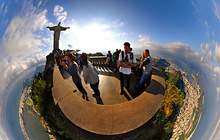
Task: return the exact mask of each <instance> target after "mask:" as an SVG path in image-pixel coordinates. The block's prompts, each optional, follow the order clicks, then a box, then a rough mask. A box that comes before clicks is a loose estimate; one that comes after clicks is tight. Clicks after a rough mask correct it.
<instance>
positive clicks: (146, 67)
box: [134, 49, 152, 89]
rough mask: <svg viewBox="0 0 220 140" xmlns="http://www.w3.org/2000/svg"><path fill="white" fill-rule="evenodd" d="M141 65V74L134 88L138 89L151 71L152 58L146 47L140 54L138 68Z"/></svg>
mask: <svg viewBox="0 0 220 140" xmlns="http://www.w3.org/2000/svg"><path fill="white" fill-rule="evenodd" d="M142 67H143V74H142V76H141V80H140V82H139V83H138V85H137V86H136V87H134V88H135V89H140V88H141V87H142V86H143V85H144V84H145V82H146V80H147V78H148V77H149V76H150V73H151V71H152V58H151V56H150V52H149V50H148V49H146V50H144V52H143V54H142V56H141V64H140V66H139V69H141V68H142Z"/></svg>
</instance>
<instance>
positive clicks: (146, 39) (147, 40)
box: [138, 35, 150, 45]
mask: <svg viewBox="0 0 220 140" xmlns="http://www.w3.org/2000/svg"><path fill="white" fill-rule="evenodd" d="M138 38H139V39H138V41H139V42H143V43H144V44H145V45H147V43H148V42H149V41H150V38H149V37H145V36H142V35H138Z"/></svg>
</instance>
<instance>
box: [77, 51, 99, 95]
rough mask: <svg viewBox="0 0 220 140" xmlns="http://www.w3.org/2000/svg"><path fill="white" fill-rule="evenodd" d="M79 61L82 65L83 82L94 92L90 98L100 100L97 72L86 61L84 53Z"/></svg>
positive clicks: (86, 57)
mask: <svg viewBox="0 0 220 140" xmlns="http://www.w3.org/2000/svg"><path fill="white" fill-rule="evenodd" d="M81 60H82V63H83V77H84V81H85V83H86V84H88V83H90V87H91V88H92V89H93V91H94V92H95V94H93V95H92V96H93V97H95V98H100V91H99V77H98V71H97V70H96V69H95V68H94V66H93V65H92V64H91V63H90V62H89V61H88V56H87V54H86V53H82V55H81Z"/></svg>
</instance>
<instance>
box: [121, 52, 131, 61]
mask: <svg viewBox="0 0 220 140" xmlns="http://www.w3.org/2000/svg"><path fill="white" fill-rule="evenodd" d="M129 54H130V59H131V60H132V63H133V57H134V56H133V55H134V54H133V53H129ZM121 56H122V61H124V60H125V59H124V51H121Z"/></svg>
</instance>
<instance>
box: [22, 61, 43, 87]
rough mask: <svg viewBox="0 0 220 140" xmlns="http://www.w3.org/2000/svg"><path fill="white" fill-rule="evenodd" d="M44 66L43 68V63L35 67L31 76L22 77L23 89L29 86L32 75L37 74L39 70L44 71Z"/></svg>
mask: <svg viewBox="0 0 220 140" xmlns="http://www.w3.org/2000/svg"><path fill="white" fill-rule="evenodd" d="M44 68H45V65H40V66H38V67H36V70H35V72H34V74H33V76H32V77H31V78H24V81H23V89H24V88H26V87H28V86H30V85H31V83H32V81H33V79H34V76H35V75H38V73H39V72H43V71H44Z"/></svg>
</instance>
